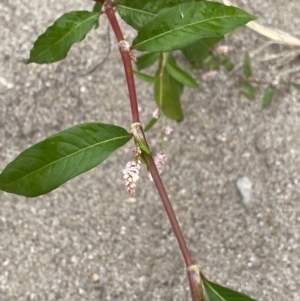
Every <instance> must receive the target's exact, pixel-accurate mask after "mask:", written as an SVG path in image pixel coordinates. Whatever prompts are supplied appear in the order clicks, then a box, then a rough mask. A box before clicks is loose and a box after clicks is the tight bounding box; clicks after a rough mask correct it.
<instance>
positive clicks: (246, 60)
mask: <svg viewBox="0 0 300 301" xmlns="http://www.w3.org/2000/svg"><path fill="white" fill-rule="evenodd" d="M243 71H244V75H245V76H246V77H250V76H251V75H252V71H251V65H250V56H249V54H247V55H246V56H245V58H244V64H243Z"/></svg>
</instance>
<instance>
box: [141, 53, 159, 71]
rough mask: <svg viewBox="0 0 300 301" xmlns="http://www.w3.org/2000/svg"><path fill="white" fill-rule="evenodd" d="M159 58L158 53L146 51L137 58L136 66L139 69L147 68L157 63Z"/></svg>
mask: <svg viewBox="0 0 300 301" xmlns="http://www.w3.org/2000/svg"><path fill="white" fill-rule="evenodd" d="M158 59H159V54H158V53H146V54H144V55H141V56H139V57H138V58H137V62H136V67H137V69H138V70H143V69H146V68H148V67H150V66H152V65H153V64H154V63H156V62H157V60H158Z"/></svg>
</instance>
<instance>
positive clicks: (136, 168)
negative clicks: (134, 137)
mask: <svg viewBox="0 0 300 301" xmlns="http://www.w3.org/2000/svg"><path fill="white" fill-rule="evenodd" d="M140 168H141V161H140V160H136V161H130V162H128V163H127V164H126V168H125V169H124V170H123V178H124V180H125V185H126V188H127V191H128V192H129V194H130V195H134V193H135V187H136V184H135V183H136V182H137V181H138V180H139V173H140Z"/></svg>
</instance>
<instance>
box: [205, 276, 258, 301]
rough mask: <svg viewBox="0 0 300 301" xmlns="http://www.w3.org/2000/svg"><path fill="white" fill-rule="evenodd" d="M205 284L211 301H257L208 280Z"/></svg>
mask: <svg viewBox="0 0 300 301" xmlns="http://www.w3.org/2000/svg"><path fill="white" fill-rule="evenodd" d="M203 284H204V287H205V290H206V293H207V295H208V297H209V300H210V301H256V300H254V299H252V298H250V297H249V296H247V295H245V294H243V293H239V292H236V291H234V290H232V289H230V288H227V287H225V286H221V285H219V284H217V283H214V282H211V281H208V280H207V279H205V280H204V281H203Z"/></svg>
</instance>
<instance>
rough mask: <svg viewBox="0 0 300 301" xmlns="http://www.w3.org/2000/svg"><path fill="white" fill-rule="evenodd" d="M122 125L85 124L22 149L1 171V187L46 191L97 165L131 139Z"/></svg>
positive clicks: (37, 192)
mask: <svg viewBox="0 0 300 301" xmlns="http://www.w3.org/2000/svg"><path fill="white" fill-rule="evenodd" d="M130 138H131V136H130V134H129V133H128V132H127V131H126V130H125V129H123V128H121V127H118V126H115V125H110V124H104V123H84V124H80V125H77V126H74V127H72V128H69V129H67V130H65V131H62V132H60V133H58V134H56V135H54V136H52V137H49V138H47V139H45V140H43V141H41V142H39V143H37V144H35V145H33V146H32V147H30V148H28V149H27V150H25V151H23V152H22V153H21V154H20V155H19V156H18V157H16V159H15V160H14V161H12V162H11V163H9V164H8V165H7V166H6V168H5V169H4V170H3V172H2V173H1V174H0V190H3V191H6V192H11V193H15V194H20V195H24V196H27V197H36V196H39V195H42V194H45V193H47V192H49V191H51V190H53V189H55V188H57V187H59V186H60V185H62V184H63V183H65V182H67V181H68V180H70V179H72V178H74V177H76V176H78V175H80V174H82V173H84V172H86V171H88V170H89V169H91V168H93V167H95V166H97V165H98V164H100V163H101V162H102V161H103V160H104V159H106V158H107V157H108V156H110V155H111V154H112V153H113V152H114V151H115V150H116V149H118V148H119V147H121V146H122V145H124V144H125V143H126V142H128V141H129V140H130Z"/></svg>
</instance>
